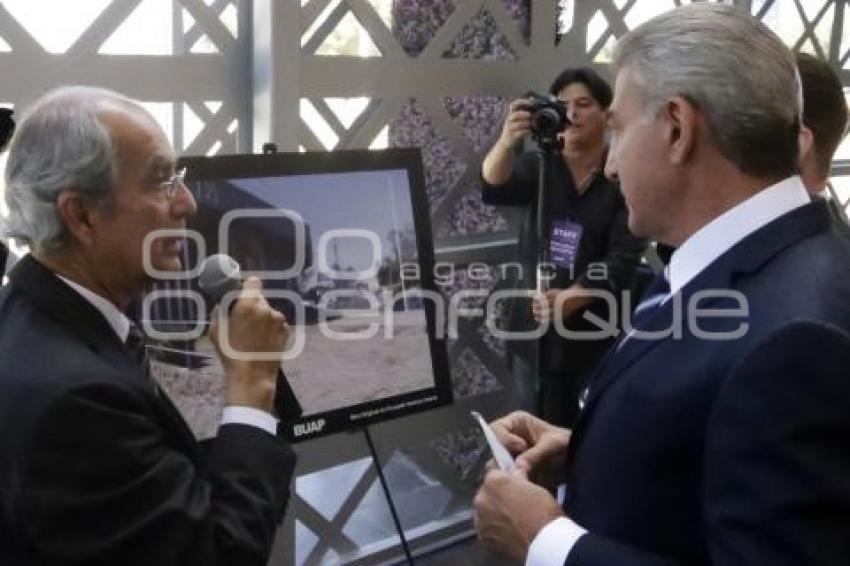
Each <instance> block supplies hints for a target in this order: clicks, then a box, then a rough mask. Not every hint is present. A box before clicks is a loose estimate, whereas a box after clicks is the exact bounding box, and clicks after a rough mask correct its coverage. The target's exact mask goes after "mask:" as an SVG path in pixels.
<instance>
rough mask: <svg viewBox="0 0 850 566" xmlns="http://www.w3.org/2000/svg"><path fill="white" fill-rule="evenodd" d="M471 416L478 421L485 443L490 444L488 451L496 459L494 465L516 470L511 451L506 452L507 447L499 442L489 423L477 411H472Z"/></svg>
mask: <svg viewBox="0 0 850 566" xmlns="http://www.w3.org/2000/svg"><path fill="white" fill-rule="evenodd" d="M472 418H474V419H475V420H476V421H477V422H478V424H479V426H480V427H481V430H482V431H484V438H486V439H487V444H488V445H489V446H490V452H491V453H492V454H493V459H494V460H496V465H497V466H499V469H500V470H502V471H503V472H512V471H514V470H516V469H517V467H516V463H515V462H514V459H513V458H512V457H511V453H510V452H508V449H507V448H505V446H504V445H503V444H502V443H501V442H499V439H498V437H496V433H495V432H493V429H492V428H490V425H488V424H487V421H485V420H484V417H482V416H481V413H479V412H478V411H472Z"/></svg>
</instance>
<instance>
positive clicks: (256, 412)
mask: <svg viewBox="0 0 850 566" xmlns="http://www.w3.org/2000/svg"><path fill="white" fill-rule="evenodd" d="M57 277H59V279H61V280H62V281H64V282H65V283H67V284H68V286H69V287H71V288H72V289H73V290H74V291H76V292H77V293H79V294H80V295H81V296H82V297H83V298H84V299H85V300H87V301H88V302H89V303H91V305H92V306H93V307H94V308H96V309H97V310H98V311H99V312H100V314H102V315H103V317H104V318H105V319H106V322H108V323H109V326H111V327H112V330H114V331H115V334H117V335H118V338H120V339H121V341H122V342H126V341H127V334H128V333H129V332H130V319H129V318H127V316H126V315H125V314H124V313H123V312H121V311H120V310H118V308H116V306H115V305H113V304H112V303H111V302H109V301H107V300H106V299H104V298H103V297H101V296H100V295H98V294H97V293H95V292H93V291H91V290H89V289H86V288H85V287H83V286H82V285H80V284H79V283H75V282H74V281H71V280H70V279H67V278H66V277H62V276H61V275H57ZM226 424H244V425H249V426H255V427H257V428H261V429H263V430H264V431H266V432H268V433H269V434H277V419H276V418H274V417H273V416H272V415H271V414H269V413H267V412H265V411H262V410H260V409H255V408H254V407H245V406H241V405H228V406H227V407H225V408H224V411H223V412H222V415H221V425H226Z"/></svg>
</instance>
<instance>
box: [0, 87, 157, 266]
mask: <svg viewBox="0 0 850 566" xmlns="http://www.w3.org/2000/svg"><path fill="white" fill-rule="evenodd" d="M106 105H111V106H117V107H120V108H123V109H127V110H129V111H133V110H135V111H143V110H142V109H141V107H139V106H138V105H137V104H136V103H135V102H133V101H132V100H130V99H129V98H127V97H125V96H123V95H121V94H119V93H117V92H113V91H110V90H106V89H101V88H94V87H85V86H70V87H61V88H58V89H56V90H53V91H51V92H49V93H47V94H46V95H44V96H43V97H41V98H40V99H39V100H38V101H36V103H35V104H34V105H33V106H32V107H31V108H30V109H29V110H28V111H27V113H26V115H25V116H24V119H23V120H22V121H21V124H20V126H19V127H18V129H17V131H16V132H15V136H14V138H13V139H12V144H11V146H10V149H9V160H8V162H7V164H6V205H7V207H8V208H9V216H8V218H7V219H6V220H5V222H4V225H3V233H4V234H5V235H6V236H8V237H11V238H15V239H16V240H17V241H19V242H22V243H25V244H27V245H28V246H29V247H30V249H31V250H32V251H33V252H35V253H36V254H42V253H49V252H53V251H56V250H58V249H61V248H62V247H63V246H64V245H65V244H66V243H67V233H66V230H65V226H64V224H63V222H62V219H61V217H60V215H59V210H58V208H57V199H58V198H59V195H60V194H61V193H62V191H65V190H68V189H72V190H74V191H76V192H77V193H78V194H80V195H81V196H82V197H83V198H84V199H85V201H86V202H87V203H88V204H90V205H99V204H102V203H105V204H108V203H109V200H108V199H109V196H110V195H111V189H112V186H113V184H114V182H115V179H116V175H117V162H116V155H115V148H114V147H113V143H112V139H111V138H110V136H109V132H108V130H107V128H106V127H105V126H104V125H103V123H102V122H101V120H100V118H99V116H100V114H101V113H102V111H103V110H104V108H105V106H106Z"/></svg>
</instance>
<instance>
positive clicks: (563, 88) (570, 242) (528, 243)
mask: <svg viewBox="0 0 850 566" xmlns="http://www.w3.org/2000/svg"><path fill="white" fill-rule="evenodd" d="M549 92H550V93H551V94H552V95H553V96H557V98H558V100H560V101H561V102H562V103H563V105H564V109H565V110H566V115H565V117H566V121H567V122H568V123H567V125H566V129H565V130H564V131H563V132H562V133H560V134H558V138H559V140H561V141H562V142H563V148H562V149H561V150H560V153H559V154H556V155H555V156H554V158H553V159H552V160H551V163H552V167H551V170H550V172H549V179H548V192H547V199H546V203H545V214H544V217H545V219H546V223H547V227H546V231H547V233H548V236H549V239H550V241H551V247H550V249H551V250H552V251H554V252H557V253H553V254H552V263H553V264H554V265H555V267H556V269H555V272H554V277H553V278H552V279H551V280H549V282H548V290H546V291H545V293H544V295H542V296H541V297H538V300H535V301H530V300H522V299H516V300H514V301H513V302H512V304H511V307H510V323H509V325H510V327H509V329H510V330H511V331H522V330H529V329H533V328H535V327H536V326H537V324H538V321H540V320H541V317H542V315H543V312H542V311H543V310H544V309H548V311H549V320H550V321H553V320H554V317H558V318H560V319H561V320H563V321H564V325H565V327H566V328H567V329H569V330H570V331H575V332H584V333H592V332H594V331H596V332H598V333H601V332H599V327H598V326H597V325H595V324H593V323H591V322H589V321H588V320H586V319H585V318H584V314H585V313H586V312H588V311H590V312H591V313H593V314H595V315H597V316H599V317H601V318H602V319H603V320H606V321H608V320H615V319H614V318H613V317H616V316H617V315H616V314H613V313H609V312H608V304H607V303H606V302H605V301H603V300H602V299H599V298H591V297H588V296H586V295H583V294H582V291H584V290H600V291H606V292H610V293H611V294H612V296H613V297H614V300H615V303H616V304H617V305H618V309H619V303H620V299H621V292H622V290H624V289H628V288H629V285H630V283H631V280H632V277H633V275H634V270H635V267H636V266H637V264H638V262H639V260H640V256H641V254H642V252H643V251H644V248H645V245H646V243H645V241H644V240H641V239H639V238H636V237H634V236H633V235H632V234H631V233H629V231H628V227H627V211H626V205H625V202H624V200H623V197H622V195H621V194H620V189H619V186H618V185H617V183H616V182H613V181H610V180H608V179H606V178H605V176H604V174H603V166H604V164H605V158H606V154H607V145H606V140H605V129H606V126H605V120H606V110H607V108H608V105H609V104H610V103H611V99H612V93H611V87H610V86H609V85H608V84H607V83H606V82H605V81H604V80H603V79H602V78H601V77H600V76H599V75H598V74H597V73H596V72H595V71H593V70H592V69H589V68H580V69H567V70H565V71H564V72H562V73H561V74H560V75H559V76H558V77H557V78H556V79H555V81H554V82H553V83H552V86H551V87H550V89H549ZM539 104H540V101H539V100H530V99H520V100H515V101H513V102H512V103H511V105H510V111H509V113H508V116H507V118H506V119H505V123H504V126H503V128H502V134H501V136H500V137H499V140H498V141H497V142H496V144H495V145H494V146H493V148H492V149H491V150H490V152H489V153H488V154H487V156H486V158H485V159H484V162H483V164H482V170H481V176H482V185H483V191H482V199H483V201H484V202H485V203H486V204H491V205H506V206H521V207H525V208H526V209H527V210H526V216H525V221H524V222H523V226H522V228H521V232H520V241H519V258H520V263H521V264H522V267H523V268H522V273H521V275H520V277H519V280H518V281H516V282H515V283H516V285H517V287H518V288H523V289H533V288H535V285H534V277H535V272H536V262H537V242H536V239H537V238H536V218H537V212H536V208H537V205H536V200H537V183H538V157H537V155H535V154H534V153H525V154H523V155H521V156H519V157H517V158H515V156H514V149H515V147H516V145H517V143H518V142H519V141H520V140H522V139H523V138H524V137H525V136H526V135H527V134H529V133H531V134H534V135H535V137H539V134H540V132H534V131H532V114H533V112H532V111H533V110H534V108H535V105H539ZM556 104H557V103H556ZM558 157H560V159H559V158H558ZM562 292H565V293H566V294H565V296H564V297H563V298H562V301H563V303H562V304H563V308H561V309H558V311H559V312H555V304H556V298H557V296H558V294H559V293H562ZM616 320H618V318H617V319H616ZM541 340H542V341H543V344H542V353H541V356H542V357H541V359H540V360H539V365H538V364H537V362H536V361H535V360H536V356H537V350H538V343H537V341H533V340H525V341H520V340H517V341H512V342H510V343H509V344H508V348H509V353H510V356H509V363H510V366H511V369H512V371H513V373H514V376H515V377H516V379H517V380H518V382H519V384H520V395H521V401H522V405H523V407H524V408H526V409H532V408H534V407H535V406H536V405H537V404H538V403H539V409H540V413H541V416H543V418H545V419H546V420H547V421H549V422H552V423H555V424H558V425H562V426H569V425H571V424H572V423H573V420H574V419H575V416H576V413H577V409H578V403H577V397H578V391H579V390H580V388H581V380H582V378H583V377H584V376H585V375H586V374H587V373H588V372H589V371H590V370H591V369H593V367H594V366H595V365H596V363H597V362H598V360H599V359H600V357H601V356H602V354H604V353H605V351H606V350H607V348H608V347H609V346H610V344H611V342H612V338H611V337H607V336H606V337H604V338H601V339H594V340H568V339H566V338H564V337H561V336H559V335H558V333H557V332H556V330H555V328H554V324H552V323H551V322H550V326H549V328H548V330H547V331H546V334H545V335H544V336H543V338H541ZM536 368H539V370H537V369H536ZM538 388H539V399H535V397H537V394H536V391H537V390H538Z"/></svg>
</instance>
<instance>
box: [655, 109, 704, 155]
mask: <svg viewBox="0 0 850 566" xmlns="http://www.w3.org/2000/svg"><path fill="white" fill-rule="evenodd" d="M661 116H662V118H664V121H665V123H666V125H667V130H666V135H667V140H666V141H667V143H668V144H669V147H670V162H671V163H672V164H674V165H681V164H682V163H684V162H685V160H687V158H688V157H690V155H691V152H693V150H694V146H695V145H696V134H697V111H696V108H694V105H693V104H691V103H690V102H689V101H688V100H686V99H685V98H683V97H681V96H674V97H672V98H670V99H668V100H667V101H666V102H664V105H663V106H662V108H661Z"/></svg>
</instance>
